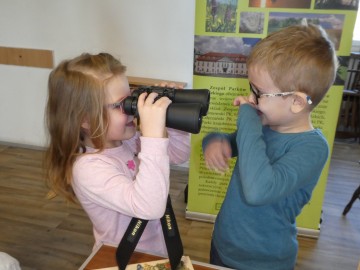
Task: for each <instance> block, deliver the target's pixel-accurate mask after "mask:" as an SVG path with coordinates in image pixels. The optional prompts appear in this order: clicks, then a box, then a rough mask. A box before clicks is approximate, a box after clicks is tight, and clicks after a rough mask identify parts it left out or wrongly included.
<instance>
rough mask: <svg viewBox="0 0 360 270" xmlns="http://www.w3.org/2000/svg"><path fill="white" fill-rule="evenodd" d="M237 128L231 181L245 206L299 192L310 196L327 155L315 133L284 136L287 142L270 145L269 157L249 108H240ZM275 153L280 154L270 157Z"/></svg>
mask: <svg viewBox="0 0 360 270" xmlns="http://www.w3.org/2000/svg"><path fill="white" fill-rule="evenodd" d="M237 128H238V130H237V135H236V143H237V146H238V151H239V154H238V161H237V163H236V166H237V168H235V169H234V171H235V173H236V174H238V175H236V177H235V179H236V181H240V182H241V183H240V184H241V186H242V188H243V195H244V198H245V199H246V200H247V202H248V203H249V204H253V205H264V204H269V203H273V202H275V201H278V200H279V199H281V198H284V197H286V196H288V195H290V194H293V193H295V192H297V191H299V190H301V189H303V190H304V191H306V192H310V193H311V191H312V189H313V188H314V186H315V185H316V183H317V181H318V179H319V177H320V174H321V172H322V169H323V167H324V165H325V163H326V160H327V158H328V154H329V150H328V145H327V142H326V140H325V139H324V138H323V136H322V135H320V134H319V133H317V132H316V131H314V132H305V133H301V134H295V135H294V136H287V135H284V136H287V137H286V138H287V140H284V141H282V142H281V143H280V144H279V147H278V148H277V147H276V146H274V145H272V146H271V147H272V150H271V151H273V152H271V154H269V148H270V146H269V145H267V144H266V141H265V137H264V133H263V132H264V131H263V127H262V124H261V121H260V118H259V116H258V115H257V113H256V110H255V109H254V108H252V107H251V106H250V105H242V106H240V110H239V117H238V122H237ZM289 138H290V139H289ZM270 143H273V142H270ZM279 151H283V152H282V153H281V154H279V153H277V154H274V152H275V153H276V152H279ZM274 156H277V157H276V158H274ZM307 196H311V194H307Z"/></svg>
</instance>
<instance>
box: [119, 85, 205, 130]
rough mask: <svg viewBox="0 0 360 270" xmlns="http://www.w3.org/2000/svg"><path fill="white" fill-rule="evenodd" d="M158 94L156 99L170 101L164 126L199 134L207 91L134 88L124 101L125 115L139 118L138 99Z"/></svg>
mask: <svg viewBox="0 0 360 270" xmlns="http://www.w3.org/2000/svg"><path fill="white" fill-rule="evenodd" d="M144 92H146V93H148V94H150V93H152V92H156V93H158V97H157V99H159V98H161V97H163V96H166V97H168V98H169V99H171V100H172V103H171V104H170V105H169V107H168V109H167V111H166V126H167V127H169V128H174V129H178V130H182V131H186V132H190V133H194V134H196V133H199V132H200V129H201V124H202V117H203V116H205V115H206V114H207V112H208V109H209V103H210V91H209V90H208V89H186V90H179V89H174V88H169V87H158V86H143V87H139V88H136V89H135V90H134V91H133V92H132V93H131V95H130V96H128V97H127V98H125V100H124V111H125V113H126V114H127V115H134V116H135V117H139V115H138V112H137V102H138V98H139V96H140V95H141V94H142V93H144Z"/></svg>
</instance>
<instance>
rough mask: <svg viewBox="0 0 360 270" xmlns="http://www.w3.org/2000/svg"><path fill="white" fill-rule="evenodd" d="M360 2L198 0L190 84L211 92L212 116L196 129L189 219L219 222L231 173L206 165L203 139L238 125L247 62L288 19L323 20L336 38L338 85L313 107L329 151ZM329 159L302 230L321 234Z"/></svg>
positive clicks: (300, 218) (295, 21) (301, 217)
mask: <svg viewBox="0 0 360 270" xmlns="http://www.w3.org/2000/svg"><path fill="white" fill-rule="evenodd" d="M357 6H358V3H357V1H321V0H316V1H311V0H294V1H282V0H277V1H276V0H275V1H274V0H272V1H270V0H269V1H256V0H250V1H237V0H207V1H196V15H195V37H194V65H193V70H194V71H193V88H194V89H203V88H207V89H209V90H210V92H211V104H210V108H209V112H208V116H207V117H206V118H204V120H203V125H202V129H201V132H200V133H199V134H195V135H192V138H191V143H192V152H191V157H190V163H189V167H190V168H189V191H188V204H187V209H186V217H187V218H189V219H194V220H201V221H208V222H214V221H215V218H216V215H217V214H218V212H219V210H220V208H221V205H222V202H223V200H224V197H225V194H226V192H227V187H228V183H229V180H230V177H231V172H232V168H233V166H234V164H235V158H233V159H232V160H231V162H230V170H228V172H226V173H224V174H219V173H216V172H213V171H210V170H208V169H207V168H206V165H205V161H204V157H203V154H202V147H201V145H202V140H203V138H204V136H205V135H207V134H208V133H210V132H226V133H231V132H234V131H235V130H236V126H235V123H236V119H237V113H238V107H235V106H232V105H231V104H232V101H233V99H234V98H235V97H236V96H239V95H248V94H249V93H250V88H249V82H248V77H247V75H248V71H247V67H246V60H247V57H248V55H249V53H250V52H251V50H252V48H253V46H254V45H255V44H256V43H257V42H259V41H260V40H261V39H263V38H265V37H266V36H267V35H269V34H270V33H272V32H275V31H277V30H280V29H282V28H285V27H287V26H291V25H297V24H304V23H312V24H315V25H320V26H321V27H322V28H323V29H324V30H325V32H326V33H327V35H328V36H329V38H330V40H331V41H332V42H333V44H334V47H335V50H336V54H337V56H338V59H339V69H338V71H337V74H336V79H335V82H334V84H333V85H332V86H331V88H330V90H329V91H328V93H327V94H326V96H325V98H324V99H323V100H322V101H321V103H320V104H319V105H318V106H317V107H316V108H315V109H314V111H313V113H312V116H311V117H312V123H313V126H314V128H319V129H321V131H322V132H323V134H324V136H325V138H326V140H327V142H328V144H329V147H330V153H331V152H332V147H333V142H334V139H335V131H336V125H337V119H338V114H339V109H340V102H341V99H342V93H343V88H344V84H345V81H346V76H347V73H346V71H347V67H348V63H349V59H350V53H351V48H352V36H353V30H354V26H355V21H356V16H357ZM329 163H330V159H328V161H327V163H326V164H325V167H324V169H323V171H322V174H321V176H320V179H319V181H318V183H317V185H316V187H315V190H314V191H313V193H312V197H311V200H310V201H309V202H308V203H307V204H306V205H305V207H304V208H303V210H302V212H301V214H300V215H299V216H298V217H297V220H296V223H297V227H298V234H299V235H304V236H309V237H315V238H316V237H318V236H319V233H320V222H321V213H322V204H323V199H324V193H325V187H326V181H327V176H328V171H329Z"/></svg>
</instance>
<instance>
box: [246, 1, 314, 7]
mask: <svg viewBox="0 0 360 270" xmlns="http://www.w3.org/2000/svg"><path fill="white" fill-rule="evenodd" d="M310 6H311V0H291V1H289V0H250V1H249V7H262V8H310Z"/></svg>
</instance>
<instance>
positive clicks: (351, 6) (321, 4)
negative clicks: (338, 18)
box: [315, 0, 359, 10]
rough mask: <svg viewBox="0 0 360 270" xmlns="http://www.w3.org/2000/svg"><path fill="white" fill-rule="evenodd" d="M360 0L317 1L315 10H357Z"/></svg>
mask: <svg viewBox="0 0 360 270" xmlns="http://www.w3.org/2000/svg"><path fill="white" fill-rule="evenodd" d="M358 5H359V0H316V1H315V9H344V10H357V9H358Z"/></svg>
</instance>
